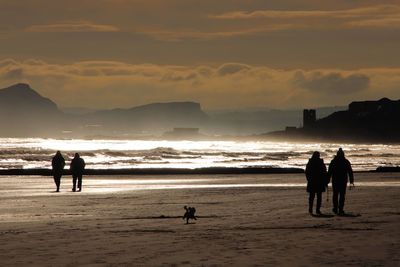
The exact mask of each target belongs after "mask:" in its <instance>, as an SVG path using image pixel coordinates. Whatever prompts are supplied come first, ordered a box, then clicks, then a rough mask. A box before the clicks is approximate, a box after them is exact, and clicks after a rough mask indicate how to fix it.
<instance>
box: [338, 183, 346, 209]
mask: <svg viewBox="0 0 400 267" xmlns="http://www.w3.org/2000/svg"><path fill="white" fill-rule="evenodd" d="M345 200H346V187H344V188H343V189H342V190H340V199H339V213H344V210H343V208H344V202H345Z"/></svg>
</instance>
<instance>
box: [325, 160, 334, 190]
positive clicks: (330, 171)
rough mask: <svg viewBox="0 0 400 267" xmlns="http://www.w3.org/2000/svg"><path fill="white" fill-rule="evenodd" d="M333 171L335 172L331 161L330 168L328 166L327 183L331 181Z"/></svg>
mask: <svg viewBox="0 0 400 267" xmlns="http://www.w3.org/2000/svg"><path fill="white" fill-rule="evenodd" d="M332 173H333V162H332V161H331V163H330V164H329V168H328V173H327V175H326V176H327V183H326V184H327V185H328V184H329V183H330V182H331V177H332Z"/></svg>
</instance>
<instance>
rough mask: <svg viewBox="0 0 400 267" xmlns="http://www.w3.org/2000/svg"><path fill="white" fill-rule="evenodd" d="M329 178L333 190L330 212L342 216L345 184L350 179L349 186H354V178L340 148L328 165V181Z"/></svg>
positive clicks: (348, 162)
mask: <svg viewBox="0 0 400 267" xmlns="http://www.w3.org/2000/svg"><path fill="white" fill-rule="evenodd" d="M331 177H332V189H333V209H332V211H333V212H334V213H335V214H339V215H343V214H344V210H343V208H344V201H345V197H346V187H347V182H348V180H349V179H350V184H353V185H354V176H353V170H352V168H351V164H350V161H348V160H347V159H346V158H345V156H344V152H343V149H341V148H339V150H338V152H337V154H336V156H335V158H334V159H333V160H332V161H331V163H330V164H329V169H328V179H330V178H331ZM338 208H339V210H338ZM338 212H339V213H338Z"/></svg>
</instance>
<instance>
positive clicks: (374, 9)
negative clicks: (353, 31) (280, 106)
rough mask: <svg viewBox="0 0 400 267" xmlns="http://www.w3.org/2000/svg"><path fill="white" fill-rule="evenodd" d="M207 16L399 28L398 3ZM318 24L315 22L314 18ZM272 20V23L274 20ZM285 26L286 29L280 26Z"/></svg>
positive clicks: (399, 13) (314, 26)
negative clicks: (339, 8)
mask: <svg viewBox="0 0 400 267" xmlns="http://www.w3.org/2000/svg"><path fill="white" fill-rule="evenodd" d="M209 18H211V19H216V20H230V21H234V20H256V19H257V20H260V19H267V20H269V23H273V24H274V25H275V26H276V27H277V29H279V27H278V26H279V25H292V26H293V28H294V27H295V25H297V26H299V25H303V27H304V28H311V29H312V28H321V27H325V28H326V27H331V28H360V27H385V28H398V27H400V5H376V6H367V7H358V8H350V9H341V10H256V11H251V12H247V11H234V12H226V13H222V14H217V15H210V16H209ZM316 19H317V20H318V21H319V23H315V20H316ZM274 21H275V22H274ZM295 22H297V23H295ZM283 29H287V28H283Z"/></svg>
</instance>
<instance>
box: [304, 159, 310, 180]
mask: <svg viewBox="0 0 400 267" xmlns="http://www.w3.org/2000/svg"><path fill="white" fill-rule="evenodd" d="M305 174H306V179H307V182H309V181H310V162H308V163H307V165H306V170H305Z"/></svg>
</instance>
